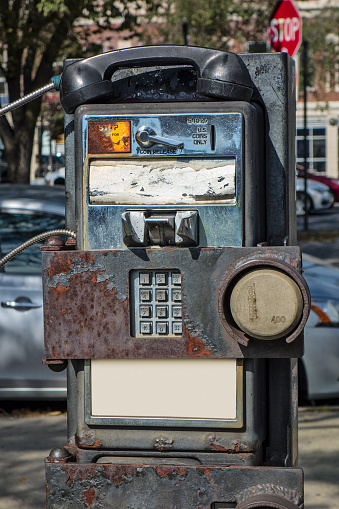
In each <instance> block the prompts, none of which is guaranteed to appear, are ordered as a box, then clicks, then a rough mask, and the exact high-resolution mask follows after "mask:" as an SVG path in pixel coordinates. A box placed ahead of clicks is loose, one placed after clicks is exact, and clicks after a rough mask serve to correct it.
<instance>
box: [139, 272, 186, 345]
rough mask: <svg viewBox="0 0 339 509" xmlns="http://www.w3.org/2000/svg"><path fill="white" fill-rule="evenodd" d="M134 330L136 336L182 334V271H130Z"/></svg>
mask: <svg viewBox="0 0 339 509" xmlns="http://www.w3.org/2000/svg"><path fill="white" fill-rule="evenodd" d="M130 275H131V313H132V316H131V318H132V320H131V322H132V323H131V332H132V335H133V336H135V337H140V338H142V337H147V336H161V337H163V336H181V335H182V330H183V327H182V290H181V282H182V278H181V273H180V272H179V271H177V270H162V271H159V270H147V271H137V270H135V271H132V272H131V274H130Z"/></svg>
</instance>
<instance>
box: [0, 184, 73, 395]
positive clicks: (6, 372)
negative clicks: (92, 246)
mask: <svg viewBox="0 0 339 509" xmlns="http://www.w3.org/2000/svg"><path fill="white" fill-rule="evenodd" d="M64 217H65V191H64V189H60V188H56V187H47V186H23V185H22V186H21V185H6V184H5V185H0V232H1V233H0V235H1V236H0V249H1V255H0V257H2V256H3V255H5V254H6V253H8V252H9V251H11V250H12V249H13V248H14V247H16V246H17V245H19V244H21V243H22V242H24V241H25V240H28V239H29V238H31V237H33V236H35V235H37V234H38V233H41V232H43V231H47V230H52V229H54V228H64V223H65V219H64ZM42 357H43V316H42V279H41V263H40V251H39V245H35V246H32V247H30V248H29V249H27V250H26V251H24V252H23V253H21V254H20V255H18V256H17V257H16V258H14V259H13V260H12V261H10V262H9V263H7V264H6V265H5V266H4V267H3V269H0V399H23V398H27V399H36V398H39V399H53V398H54V399H61V398H65V397H66V375H65V373H54V372H52V371H51V370H50V369H49V368H48V367H47V366H45V365H43V364H42Z"/></svg>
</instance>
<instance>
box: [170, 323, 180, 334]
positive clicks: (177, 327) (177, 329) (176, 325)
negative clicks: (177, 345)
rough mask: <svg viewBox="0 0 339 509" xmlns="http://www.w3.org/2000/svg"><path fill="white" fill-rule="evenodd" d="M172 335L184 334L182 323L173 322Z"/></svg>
mask: <svg viewBox="0 0 339 509" xmlns="http://www.w3.org/2000/svg"><path fill="white" fill-rule="evenodd" d="M172 333H173V334H182V323H181V322H173V323H172Z"/></svg>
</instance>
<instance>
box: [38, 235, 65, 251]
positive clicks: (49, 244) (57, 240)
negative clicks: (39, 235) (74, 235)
mask: <svg viewBox="0 0 339 509" xmlns="http://www.w3.org/2000/svg"><path fill="white" fill-rule="evenodd" d="M72 240H73V239H72ZM63 249H65V241H64V240H63V238H62V237H58V236H57V237H51V238H49V239H47V240H46V242H45V244H44V245H43V246H41V247H40V251H61V250H63Z"/></svg>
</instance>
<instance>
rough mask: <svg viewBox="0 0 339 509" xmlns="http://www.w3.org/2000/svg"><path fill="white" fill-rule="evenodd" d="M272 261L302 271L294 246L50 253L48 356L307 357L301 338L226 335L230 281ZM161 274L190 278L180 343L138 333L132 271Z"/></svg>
mask: <svg viewBox="0 0 339 509" xmlns="http://www.w3.org/2000/svg"><path fill="white" fill-rule="evenodd" d="M265 259H266V260H273V263H275V261H276V262H277V263H279V262H281V261H283V262H286V263H287V264H289V265H290V266H291V267H292V269H294V270H295V271H296V272H300V257H299V250H298V248H293V247H288V248H286V247H285V248H241V249H236V248H219V249H208V248H206V249H200V250H199V249H185V250H183V249H180V248H174V249H170V248H167V249H161V250H158V249H145V250H133V251H132V250H129V251H128V250H127V251H126V250H124V251H59V252H54V253H53V252H43V253H42V265H43V291H44V324H45V355H46V358H47V359H103V358H189V357H202V358H227V357H233V358H244V357H252V358H255V357H299V356H300V355H302V350H303V338H302V335H301V334H299V335H298V337H296V338H295V339H294V340H293V341H292V342H291V343H287V341H286V338H281V339H277V340H274V341H260V340H255V339H253V338H250V339H249V340H248V338H244V337H243V335H241V334H233V330H234V328H233V329H232V328H228V330H226V328H227V324H226V325H225V322H227V320H225V316H224V313H223V291H224V286H225V281H227V280H228V279H230V275H232V271H236V272H237V269H239V266H241V265H242V264H244V263H245V262H251V261H252V262H253V260H259V262H261V263H262V262H263V263H264V262H265ZM154 268H156V269H168V268H176V269H179V270H180V271H181V273H182V278H183V283H182V291H183V334H182V336H180V337H170V338H166V339H164V338H161V337H143V338H134V337H132V336H131V334H130V302H129V281H128V274H129V271H130V270H133V269H141V270H146V269H154ZM228 331H229V332H228ZM241 343H242V344H241Z"/></svg>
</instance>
